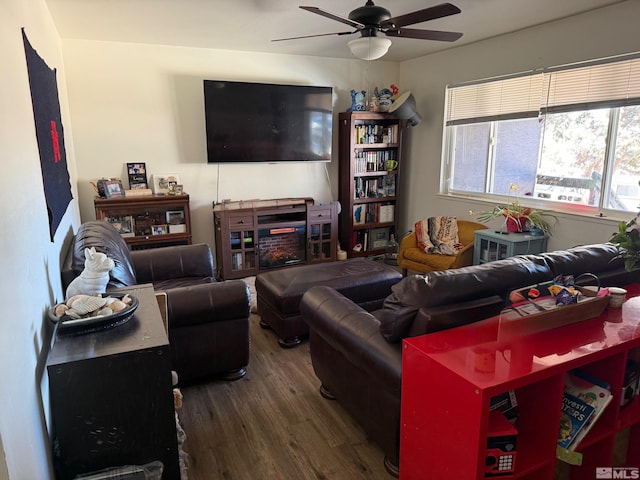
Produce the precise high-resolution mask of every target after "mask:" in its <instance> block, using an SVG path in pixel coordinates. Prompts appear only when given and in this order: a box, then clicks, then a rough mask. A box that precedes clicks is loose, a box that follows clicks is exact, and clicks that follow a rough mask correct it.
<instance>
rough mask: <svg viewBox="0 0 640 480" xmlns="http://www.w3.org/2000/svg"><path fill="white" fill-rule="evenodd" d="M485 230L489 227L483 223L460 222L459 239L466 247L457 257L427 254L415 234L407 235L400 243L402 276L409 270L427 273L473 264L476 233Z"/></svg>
mask: <svg viewBox="0 0 640 480" xmlns="http://www.w3.org/2000/svg"><path fill="white" fill-rule="evenodd" d="M485 228H487V226H486V225H483V224H482V223H477V222H469V221H467V220H458V238H459V239H460V243H461V244H462V245H464V247H463V249H462V250H460V252H458V254H457V255H455V256H451V255H440V254H438V253H425V252H424V250H422V249H421V248H420V247H418V239H417V238H416V234H415V232H413V233H411V234H409V235H407V236H406V237H404V238H403V239H402V241H401V242H400V248H399V250H398V265H399V266H400V267H401V268H402V274H403V275H406V274H407V270H413V271H416V272H420V273H427V272H433V271H437V270H448V269H450V268H460V267H466V266H469V265H471V264H473V243H474V240H475V231H476V230H482V229H485Z"/></svg>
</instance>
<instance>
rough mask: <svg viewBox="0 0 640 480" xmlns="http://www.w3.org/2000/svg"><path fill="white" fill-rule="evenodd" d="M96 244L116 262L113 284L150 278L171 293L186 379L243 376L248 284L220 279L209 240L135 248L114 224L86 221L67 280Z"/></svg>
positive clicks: (176, 364)
mask: <svg viewBox="0 0 640 480" xmlns="http://www.w3.org/2000/svg"><path fill="white" fill-rule="evenodd" d="M90 247H95V248H96V250H97V251H99V252H103V253H106V254H107V256H109V257H110V258H112V259H113V260H114V263H115V268H114V269H113V270H112V271H111V272H110V280H109V284H108V286H107V288H108V289H114V288H120V287H126V286H131V285H138V284H144V283H151V284H153V286H154V289H155V290H156V291H157V292H158V291H162V292H166V294H167V316H168V324H169V343H170V345H171V357H172V365H173V369H174V370H175V371H176V372H177V373H178V377H179V379H180V382H181V383H185V382H191V381H194V380H198V379H202V378H204V377H222V378H225V379H229V380H235V379H238V378H241V377H243V376H244V375H245V373H246V366H247V365H248V363H249V302H250V294H249V289H248V286H247V285H246V284H245V283H244V282H243V281H241V280H230V281H226V282H216V280H215V277H214V263H213V256H212V253H211V249H210V248H209V246H208V245H206V244H198V245H180V246H169V247H161V248H153V249H148V250H134V251H130V250H129V248H128V246H127V244H126V242H125V241H124V239H123V238H122V237H121V236H120V234H119V233H118V231H117V230H116V229H115V228H113V226H112V225H111V224H109V223H108V222H106V221H102V220H96V221H90V222H86V223H84V224H82V225H81V226H80V228H79V229H78V232H77V233H76V235H75V237H74V239H73V242H72V245H71V246H70V248H69V251H68V255H67V258H66V260H65V262H64V265H63V268H62V270H63V271H62V278H63V285H64V286H65V288H66V286H67V285H68V284H69V283H70V282H71V280H73V278H75V277H76V276H78V275H79V274H80V273H81V272H82V270H83V269H84V249H85V248H90Z"/></svg>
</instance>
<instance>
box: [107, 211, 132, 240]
mask: <svg viewBox="0 0 640 480" xmlns="http://www.w3.org/2000/svg"><path fill="white" fill-rule="evenodd" d="M106 220H107V222H109V223H110V224H111V225H113V227H114V228H115V229H116V230H117V231H118V233H119V234H120V235H121V236H123V237H135V233H134V223H133V216H132V215H115V216H111V217H107V218H106Z"/></svg>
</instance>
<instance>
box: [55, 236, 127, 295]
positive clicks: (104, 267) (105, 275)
mask: <svg viewBox="0 0 640 480" xmlns="http://www.w3.org/2000/svg"><path fill="white" fill-rule="evenodd" d="M84 257H85V261H84V270H83V271H82V273H81V274H80V275H79V276H78V277H76V278H75V279H73V281H72V282H71V283H70V284H69V286H68V287H67V295H66V298H70V297H72V296H73V295H78V294H85V295H95V294H97V293H104V291H105V290H106V288H107V283H109V272H110V271H111V270H113V267H115V264H114V263H113V260H112V259H110V258H109V257H107V256H106V255H105V254H104V253H100V252H96V249H95V248H94V247H91V248H85V249H84Z"/></svg>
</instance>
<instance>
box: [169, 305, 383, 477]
mask: <svg viewBox="0 0 640 480" xmlns="http://www.w3.org/2000/svg"><path fill="white" fill-rule="evenodd" d="M258 322H259V317H258V316H257V315H251V357H250V361H249V367H248V369H247V372H248V373H247V375H246V376H245V377H244V378H242V379H240V380H238V381H235V382H225V381H209V382H202V383H199V384H197V385H188V386H185V387H182V388H181V389H182V393H183V395H184V400H183V407H182V409H181V410H179V412H178V416H179V418H180V422H181V425H182V427H183V429H184V430H185V432H186V435H187V437H186V442H185V450H186V452H187V454H188V455H189V469H188V474H189V480H216V479H222V480H287V479H296V480H298V479H301V480H360V479H361V480H377V479H380V480H393V477H392V476H390V475H389V474H388V473H387V472H386V470H385V469H384V465H383V453H382V450H380V448H379V447H378V446H377V445H375V444H374V443H372V442H369V441H368V440H367V438H366V436H365V434H364V432H363V431H362V429H361V428H360V427H359V426H358V425H357V424H356V423H355V422H354V421H353V419H352V418H351V417H350V416H349V415H348V414H347V413H346V412H345V411H344V410H343V409H342V407H340V405H339V404H338V403H337V402H334V401H331V400H327V399H325V398H323V397H322V396H321V395H320V393H319V391H318V389H319V387H320V382H319V381H318V379H317V378H316V376H315V374H314V373H313V367H312V366H311V359H310V357H309V344H308V342H306V341H305V342H303V343H302V345H300V346H298V347H296V348H292V349H283V348H280V346H279V345H278V343H277V340H276V336H275V334H274V333H273V332H272V331H270V330H265V329H262V328H260V326H259V323H258Z"/></svg>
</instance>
